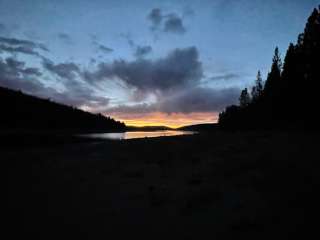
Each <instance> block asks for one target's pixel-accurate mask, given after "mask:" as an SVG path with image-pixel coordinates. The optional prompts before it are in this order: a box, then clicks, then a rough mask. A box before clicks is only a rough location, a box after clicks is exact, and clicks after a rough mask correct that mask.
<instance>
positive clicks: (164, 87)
mask: <svg viewBox="0 0 320 240" xmlns="http://www.w3.org/2000/svg"><path fill="white" fill-rule="evenodd" d="M202 76H203V70H202V63H201V62H200V60H199V56H198V51H197V48H195V47H189V48H184V49H179V48H177V49H175V50H173V51H172V52H170V53H169V54H168V55H167V56H166V57H164V58H160V59H157V60H146V59H143V58H141V59H136V60H135V61H132V62H128V61H125V60H116V61H113V62H112V63H100V64H99V65H98V69H97V71H95V72H85V73H84V77H85V79H86V80H87V81H88V82H89V83H97V82H101V81H103V80H105V79H112V78H116V79H120V80H122V81H123V82H124V83H126V84H127V85H128V86H130V87H134V88H136V89H138V90H140V91H143V92H152V93H159V92H165V91H170V90H174V89H180V88H186V87H190V86H195V85H197V84H198V83H199V82H200V79H201V78H202Z"/></svg>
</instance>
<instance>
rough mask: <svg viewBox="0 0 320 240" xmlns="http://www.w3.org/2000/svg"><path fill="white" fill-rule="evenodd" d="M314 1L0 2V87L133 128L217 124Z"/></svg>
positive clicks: (300, 25)
mask: <svg viewBox="0 0 320 240" xmlns="http://www.w3.org/2000/svg"><path fill="white" fill-rule="evenodd" d="M318 4H319V2H318V1H314V0H304V1H301V0H282V1H280V0H269V1H263V0H250V1H249V0H237V1H232V0H202V1H191V0H184V1H183V0H176V1H173V0H170V1H169V0H135V1H128V0H126V1H124V0H91V1H88V0H0V86H3V87H8V88H12V89H16V90H22V91H23V92H26V93H29V94H32V95H36V96H39V97H43V98H46V99H51V100H53V101H56V102H60V103H64V104H67V105H72V106H75V107H79V108H81V109H83V110H86V111H90V112H94V113H97V112H101V113H103V114H105V115H107V116H111V117H113V118H115V119H117V120H120V121H124V122H125V123H126V124H128V125H136V126H150V125H166V126H171V127H179V126H183V125H190V124H198V123H208V122H216V121H217V119H218V114H219V112H221V111H222V110H223V109H224V108H225V107H226V106H228V105H230V104H236V103H237V101H238V97H239V93H240V89H243V88H245V87H247V88H250V87H251V86H252V84H253V83H254V80H255V78H256V74H257V71H258V70H261V72H262V76H263V78H264V79H265V78H266V76H267V73H268V71H269V68H270V65H271V59H272V55H273V51H274V49H275V47H276V46H278V47H279V49H280V53H281V55H282V56H284V55H285V52H286V49H287V47H288V45H289V43H290V42H293V43H295V42H296V39H297V36H298V34H299V33H301V32H303V29H304V26H305V23H306V20H307V18H308V16H309V15H310V14H311V11H312V9H313V8H315V7H317V6H318Z"/></svg>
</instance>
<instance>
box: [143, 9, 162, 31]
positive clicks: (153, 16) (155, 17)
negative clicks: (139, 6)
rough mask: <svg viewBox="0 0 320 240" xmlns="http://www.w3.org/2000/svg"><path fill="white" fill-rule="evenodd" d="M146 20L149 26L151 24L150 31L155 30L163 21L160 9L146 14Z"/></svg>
mask: <svg viewBox="0 0 320 240" xmlns="http://www.w3.org/2000/svg"><path fill="white" fill-rule="evenodd" d="M147 18H148V19H149V20H150V21H151V24H152V26H151V29H152V30H156V29H157V28H158V27H159V26H160V24H161V22H162V20H163V15H162V12H161V9H160V8H154V9H152V10H151V12H150V13H149V14H148V16H147Z"/></svg>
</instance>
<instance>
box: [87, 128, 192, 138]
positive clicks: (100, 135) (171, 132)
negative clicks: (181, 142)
mask: <svg viewBox="0 0 320 240" xmlns="http://www.w3.org/2000/svg"><path fill="white" fill-rule="evenodd" d="M195 133H196V132H192V131H175V130H161V131H149V132H148V131H146V132H145V131H132V132H122V133H90V134H82V135H81V136H83V137H89V138H102V139H109V140H110V139H111V140H123V139H134V138H153V137H169V136H179V135H192V134H195Z"/></svg>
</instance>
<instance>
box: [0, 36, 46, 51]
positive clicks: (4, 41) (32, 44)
mask: <svg viewBox="0 0 320 240" xmlns="http://www.w3.org/2000/svg"><path fill="white" fill-rule="evenodd" d="M0 43H2V44H7V45H11V46H24V47H28V48H31V49H35V48H38V49H41V50H43V51H47V52H48V51H49V49H48V48H47V47H46V46H45V45H44V44H42V43H36V42H33V41H29V40H22V39H17V38H5V37H0Z"/></svg>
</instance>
